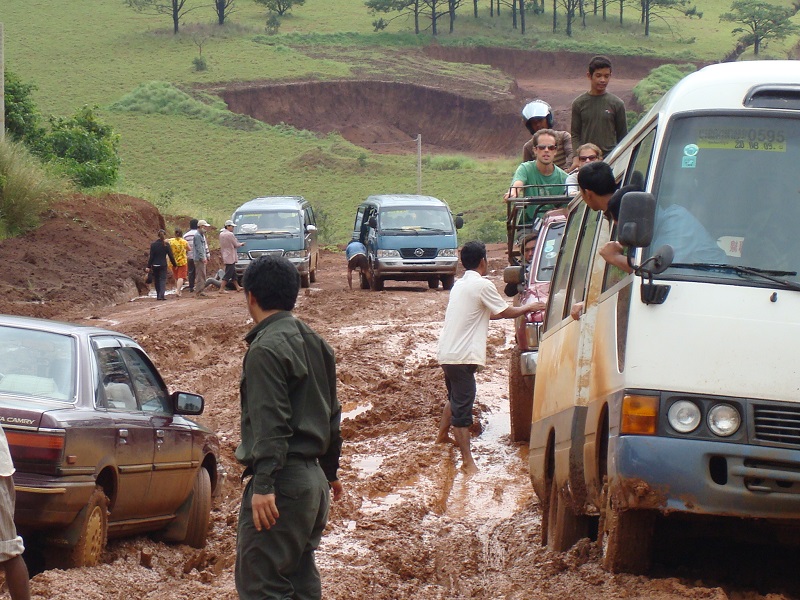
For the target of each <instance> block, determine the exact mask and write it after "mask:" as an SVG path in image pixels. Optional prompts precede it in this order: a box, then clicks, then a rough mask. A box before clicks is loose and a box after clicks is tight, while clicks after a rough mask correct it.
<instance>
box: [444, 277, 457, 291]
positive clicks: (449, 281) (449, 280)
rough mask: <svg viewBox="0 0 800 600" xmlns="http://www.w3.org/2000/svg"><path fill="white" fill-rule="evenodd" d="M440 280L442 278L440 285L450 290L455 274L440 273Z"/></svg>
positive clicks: (454, 280)
mask: <svg viewBox="0 0 800 600" xmlns="http://www.w3.org/2000/svg"><path fill="white" fill-rule="evenodd" d="M441 280H442V287H443V288H444V289H446V290H452V289H453V285H454V284H455V282H456V276H455V275H442V277H441Z"/></svg>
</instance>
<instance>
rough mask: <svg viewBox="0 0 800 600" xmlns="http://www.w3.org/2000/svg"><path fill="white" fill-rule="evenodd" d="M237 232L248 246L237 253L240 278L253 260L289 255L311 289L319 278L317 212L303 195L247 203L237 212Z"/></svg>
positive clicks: (234, 216) (235, 228) (302, 280)
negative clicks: (315, 216) (265, 256)
mask: <svg viewBox="0 0 800 600" xmlns="http://www.w3.org/2000/svg"><path fill="white" fill-rule="evenodd" d="M231 220H232V221H233V223H234V229H233V233H234V235H236V238H237V239H238V240H239V241H240V242H243V243H244V246H242V247H241V248H239V249H238V250H237V257H236V275H237V276H239V277H241V276H242V275H243V274H244V271H245V269H247V266H248V265H249V264H250V261H251V260H253V259H255V258H258V257H259V256H263V255H265V254H270V255H274V256H285V257H286V258H287V259H289V260H290V261H291V262H292V264H294V266H295V267H297V270H298V271H299V272H300V285H302V287H304V288H307V287H308V286H309V285H310V284H311V283H313V282H315V281H316V279H317V263H318V262H319V246H318V244H317V223H316V220H315V218H314V210H313V209H312V208H311V204H309V202H308V200H306V199H305V198H303V197H302V196H268V197H263V198H256V199H254V200H250V201H249V202H245V203H244V204H242V205H241V206H240V207H239V208H237V209H236V210H235V211H234V212H233V216H232V217H231Z"/></svg>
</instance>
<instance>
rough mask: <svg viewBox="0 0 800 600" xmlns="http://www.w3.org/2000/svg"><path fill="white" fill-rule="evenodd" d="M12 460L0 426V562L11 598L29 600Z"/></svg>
mask: <svg viewBox="0 0 800 600" xmlns="http://www.w3.org/2000/svg"><path fill="white" fill-rule="evenodd" d="M13 474H14V463H13V462H12V461H11V452H10V451H9V449H8V441H7V440H6V434H5V431H3V429H2V428H0V563H2V565H3V570H5V573H6V584H8V593H9V594H10V596H11V598H12V600H29V599H30V597H31V590H30V584H29V583H28V579H29V577H28V567H27V566H26V565H25V561H24V560H23V559H22V553H23V552H24V551H25V546H24V545H23V543H22V538H21V537H19V536H18V535H17V528H16V527H15V526H14V501H15V492H14V479H13V478H12V475H13Z"/></svg>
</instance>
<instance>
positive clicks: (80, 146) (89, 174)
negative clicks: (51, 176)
mask: <svg viewBox="0 0 800 600" xmlns="http://www.w3.org/2000/svg"><path fill="white" fill-rule="evenodd" d="M118 145H119V135H117V134H115V133H114V131H113V130H112V129H111V127H110V126H108V125H104V124H103V123H101V122H100V121H98V120H97V118H96V117H95V115H94V111H93V110H92V109H91V108H90V107H88V106H84V107H83V108H81V109H80V110H79V111H78V112H77V113H75V115H74V116H73V117H70V118H68V119H67V118H64V117H50V133H49V134H47V135H46V136H45V138H44V141H43V144H42V150H41V154H42V158H44V159H45V160H46V161H50V162H52V163H53V164H54V165H55V166H56V167H57V168H58V169H59V170H60V171H61V172H63V173H64V174H65V175H66V176H68V177H69V178H70V179H72V180H73V181H75V183H77V184H78V185H79V186H81V187H95V186H101V185H113V184H114V183H116V181H117V177H118V176H119V165H120V158H119V154H118V153H117V147H118Z"/></svg>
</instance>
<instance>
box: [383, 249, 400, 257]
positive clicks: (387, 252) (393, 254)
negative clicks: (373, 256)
mask: <svg viewBox="0 0 800 600" xmlns="http://www.w3.org/2000/svg"><path fill="white" fill-rule="evenodd" d="M378 258H400V253H399V252H398V251H397V250H378Z"/></svg>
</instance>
